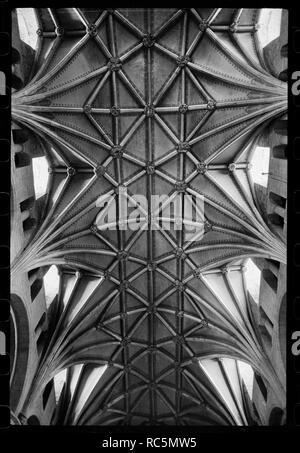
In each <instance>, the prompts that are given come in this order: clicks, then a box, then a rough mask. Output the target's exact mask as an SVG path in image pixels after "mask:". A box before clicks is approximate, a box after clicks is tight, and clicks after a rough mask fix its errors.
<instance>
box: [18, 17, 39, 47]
mask: <svg viewBox="0 0 300 453" xmlns="http://www.w3.org/2000/svg"><path fill="white" fill-rule="evenodd" d="M17 18H18V25H19V31H20V38H21V40H22V41H24V42H25V43H26V44H28V45H29V46H30V47H32V49H36V45H37V40H38V36H37V33H36V31H37V29H38V21H37V19H36V16H35V12H34V9H33V8H17Z"/></svg>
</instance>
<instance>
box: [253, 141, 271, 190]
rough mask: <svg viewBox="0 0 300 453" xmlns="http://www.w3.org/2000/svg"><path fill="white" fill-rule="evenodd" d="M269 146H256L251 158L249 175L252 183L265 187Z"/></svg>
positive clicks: (267, 173)
mask: <svg viewBox="0 0 300 453" xmlns="http://www.w3.org/2000/svg"><path fill="white" fill-rule="evenodd" d="M269 162H270V148H269V147H264V146H257V147H256V149H255V151H254V153H253V156H252V159H251V170H250V172H251V177H252V180H253V182H254V183H256V184H259V185H261V186H263V187H267V185H268V179H269Z"/></svg>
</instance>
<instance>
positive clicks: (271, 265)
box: [0, 2, 290, 449]
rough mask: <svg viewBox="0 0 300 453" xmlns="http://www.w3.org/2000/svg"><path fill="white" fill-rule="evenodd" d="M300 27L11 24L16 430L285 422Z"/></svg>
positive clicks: (62, 11)
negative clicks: (293, 106) (291, 34)
mask: <svg viewBox="0 0 300 453" xmlns="http://www.w3.org/2000/svg"><path fill="white" fill-rule="evenodd" d="M49 3H50V2H49ZM99 4H100V6H101V2H100V3H99ZM29 6H30V5H29ZM62 6H63V5H62ZM282 6H284V4H283V5H282ZM289 19H290V18H289V11H288V10H287V9H284V8H163V7H162V8H145V7H144V8H143V7H135V8H116V9H114V8H112V9H101V8H80V7H68V8H59V7H57V6H56V7H54V8H51V7H50V8H46V7H35V8H34V7H32V8H30V7H26V8H25V7H22V8H15V9H12V11H11V27H12V82H11V84H12V94H11V120H12V121H11V200H10V203H11V214H10V225H11V226H10V228H11V239H10V259H11V282H10V291H11V320H10V323H11V325H10V351H9V354H10V417H11V422H10V423H11V425H26V426H24V430H26V429H30V428H28V426H29V425H42V426H49V425H52V426H56V425H57V426H66V427H68V426H77V427H79V426H80V427H81V426H100V427H101V426H106V427H107V426H109V427H110V426H134V427H137V426H146V427H151V426H181V427H189V426H194V427H195V430H196V427H198V426H199V427H200V426H203V427H220V426H222V427H232V426H238V427H246V426H247V427H249V426H252V427H253V426H280V425H285V424H286V421H287V415H286V407H287V403H286V402H287V396H286V353H287V343H286V338H287V334H286V280H287V278H286V274H287V269H286V264H287V248H286V242H287V179H288V178H287V145H288V134H287V121H288V84H287V80H288V75H287V68H288V21H289ZM0 338H1V337H0ZM0 345H1V342H0ZM149 429H150V428H149ZM149 432H150V431H149ZM128 439H129V438H128ZM110 442H111V440H110ZM128 442H129V441H128ZM103 446H104V447H105V446H106V445H103ZM109 446H111V447H114V445H109ZM115 446H116V447H117V446H120V445H115ZM156 446H160V445H156ZM190 446H191V447H192V446H193V445H190ZM128 447H129V445H128ZM130 449H131V448H130Z"/></svg>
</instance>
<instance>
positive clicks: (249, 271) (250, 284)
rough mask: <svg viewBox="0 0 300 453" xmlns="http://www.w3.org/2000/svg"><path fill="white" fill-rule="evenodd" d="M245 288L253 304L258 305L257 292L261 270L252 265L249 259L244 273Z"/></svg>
mask: <svg viewBox="0 0 300 453" xmlns="http://www.w3.org/2000/svg"><path fill="white" fill-rule="evenodd" d="M245 279H246V286H247V290H248V291H249V293H250V295H251V296H252V298H253V300H254V302H255V303H257V304H258V303H259V290H260V284H261V270H260V269H259V268H258V267H257V266H256V264H254V262H253V261H252V259H251V258H249V259H248V260H247V262H246V272H245Z"/></svg>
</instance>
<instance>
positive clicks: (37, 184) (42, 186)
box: [32, 156, 49, 199]
mask: <svg viewBox="0 0 300 453" xmlns="http://www.w3.org/2000/svg"><path fill="white" fill-rule="evenodd" d="M32 169H33V181H34V191H35V197H36V199H38V198H40V197H42V196H43V195H45V193H46V191H47V184H48V177H49V172H48V162H47V159H46V157H44V156H42V157H35V158H33V159H32Z"/></svg>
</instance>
